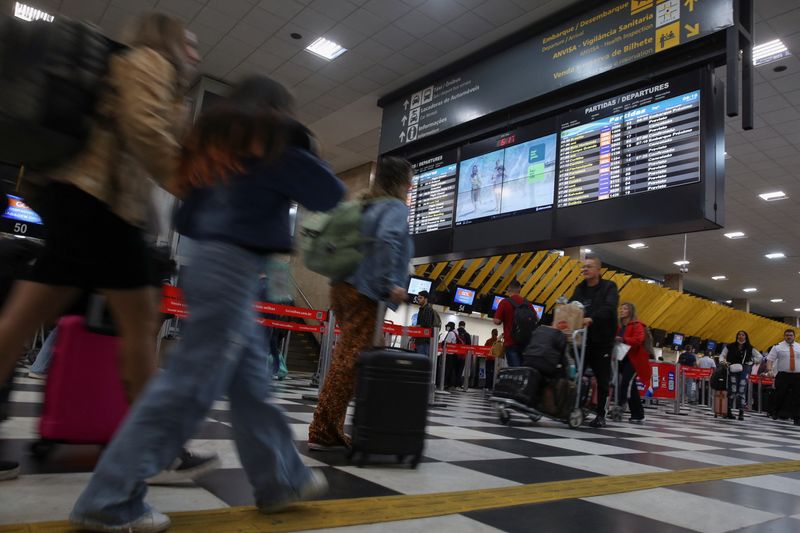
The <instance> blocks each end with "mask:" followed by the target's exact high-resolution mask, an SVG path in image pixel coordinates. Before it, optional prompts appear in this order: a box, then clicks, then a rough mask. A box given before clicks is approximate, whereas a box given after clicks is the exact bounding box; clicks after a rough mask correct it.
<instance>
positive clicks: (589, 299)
mask: <svg viewBox="0 0 800 533" xmlns="http://www.w3.org/2000/svg"><path fill="white" fill-rule="evenodd" d="M602 267H603V263H602V262H601V261H600V258H599V257H597V256H596V255H593V254H588V255H587V256H586V258H585V259H584V260H583V264H582V265H581V275H582V276H583V281H582V282H580V283H579V284H578V286H577V287H575V291H574V292H573V293H572V298H570V301H577V302H580V303H581V304H583V315H584V320H583V323H584V326H586V327H588V328H589V333H588V335H587V340H586V362H585V363H586V365H585V366H589V367H591V369H592V371H593V372H594V376H595V378H596V379H597V408H596V409H597V415H596V416H595V418H594V420H592V421H591V422H590V423H589V425H590V426H591V427H594V428H601V427H604V426H605V425H606V401H607V400H608V390H609V382H610V381H611V352H612V350H613V349H614V337H615V334H616V331H617V307H618V304H619V293H618V292H617V285H616V284H615V283H614V282H613V281H611V280H605V279H602V277H601V276H600V271H601V269H602Z"/></svg>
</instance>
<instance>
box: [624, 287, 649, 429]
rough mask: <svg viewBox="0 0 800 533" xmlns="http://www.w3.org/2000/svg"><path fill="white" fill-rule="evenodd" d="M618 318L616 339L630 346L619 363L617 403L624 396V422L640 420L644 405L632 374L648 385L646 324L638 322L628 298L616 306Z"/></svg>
mask: <svg viewBox="0 0 800 533" xmlns="http://www.w3.org/2000/svg"><path fill="white" fill-rule="evenodd" d="M619 321H620V326H619V329H618V330H617V339H616V340H617V342H623V343H625V344H627V345H628V346H630V348H629V349H628V352H627V353H626V354H625V358H624V359H623V360H622V363H621V364H620V366H619V374H620V376H619V390H618V391H617V405H622V402H623V401H624V400H625V399H626V396H627V401H628V409H629V410H630V412H631V417H630V419H629V420H628V422H631V423H632V424H641V423H643V422H644V407H642V398H641V397H640V396H639V387H638V385H637V384H636V379H635V378H636V377H637V376H638V377H639V381H641V382H642V383H644V384H645V386H649V384H650V380H651V378H652V377H653V376H652V373H653V370H652V368H651V367H650V354H649V353H648V351H647V348H646V347H645V341H646V339H647V326H645V325H644V324H642V323H641V322H639V317H638V316H637V314H636V306H635V305H633V304H632V303H630V302H624V303H623V304H622V305H621V306H620V308H619Z"/></svg>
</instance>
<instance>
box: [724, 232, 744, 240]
mask: <svg viewBox="0 0 800 533" xmlns="http://www.w3.org/2000/svg"><path fill="white" fill-rule="evenodd" d="M725 236H726V237H727V238H729V239H744V238H745V237H747V235H745V234H744V232H743V231H732V232H730V233H726V234H725Z"/></svg>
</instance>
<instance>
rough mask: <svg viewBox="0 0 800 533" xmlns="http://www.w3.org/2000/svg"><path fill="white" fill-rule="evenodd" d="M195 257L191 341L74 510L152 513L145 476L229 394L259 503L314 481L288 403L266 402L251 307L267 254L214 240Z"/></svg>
mask: <svg viewBox="0 0 800 533" xmlns="http://www.w3.org/2000/svg"><path fill="white" fill-rule="evenodd" d="M189 257H190V259H191V265H192V267H191V269H187V270H188V272H187V274H186V277H185V278H184V280H185V294H186V303H187V305H188V309H189V318H188V319H187V320H186V323H185V325H184V331H183V333H184V334H183V340H182V341H181V343H180V344H179V345H178V346H177V347H176V349H175V351H174V352H173V353H172V355H171V357H170V358H169V362H168V366H167V368H166V370H165V371H164V372H163V373H161V374H159V375H158V376H157V377H155V378H153V379H152V380H151V381H150V383H148V385H147V387H146V388H145V390H144V392H143V393H142V395H141V397H140V398H139V399H138V400H137V402H136V403H135V404H134V405H133V408H132V410H131V412H130V414H129V415H128V417H127V418H126V419H125V421H124V422H123V424H122V426H121V427H120V429H119V430H118V431H117V433H116V435H115V437H114V440H113V441H112V442H111V444H110V445H109V446H108V448H107V449H106V451H105V452H104V453H103V455H102V457H101V458H100V462H99V463H98V465H97V467H96V468H95V471H94V475H93V476H92V479H91V481H90V482H89V485H88V487H86V489H85V490H84V492H83V494H81V496H80V498H78V501H77V503H76V504H75V508H74V510H73V517H74V518H76V519H80V518H89V519H92V520H96V521H99V522H102V523H103V524H106V525H119V524H125V523H127V522H130V521H133V520H136V519H138V518H139V517H141V516H142V515H143V514H144V513H145V512H147V511H148V510H149V509H148V506H147V504H145V503H144V497H145V493H146V492H147V485H146V483H145V480H146V479H148V478H150V477H152V476H153V475H155V474H157V473H158V472H160V471H162V470H163V469H164V468H166V467H168V466H169V465H170V463H171V462H172V461H173V460H174V459H175V457H177V456H178V454H179V453H180V452H181V449H182V447H183V445H184V443H185V442H186V441H187V440H188V439H189V438H190V437H192V435H194V433H195V432H196V431H197V430H198V428H199V427H200V425H201V423H202V422H203V419H204V417H205V415H206V413H207V412H208V410H209V409H210V408H211V405H212V403H213V402H214V400H216V399H217V398H219V397H220V396H222V395H223V394H226V395H227V396H228V399H229V400H230V406H231V422H232V424H233V438H234V440H235V441H236V447H237V450H238V452H239V457H240V459H241V462H242V466H243V467H244V469H245V471H246V473H247V477H248V480H249V481H250V483H251V484H252V485H253V487H254V490H255V498H256V502H257V503H258V504H262V505H269V504H270V503H274V502H279V501H282V500H285V499H286V498H287V497H291V496H293V495H295V494H297V492H298V491H299V489H300V488H301V487H303V486H304V485H305V484H306V483H307V482H308V481H309V478H310V475H311V473H310V470H309V469H308V468H307V467H306V466H305V465H303V462H302V460H301V458H300V455H299V454H298V452H297V449H296V448H295V445H294V441H293V436H292V431H291V429H290V428H289V425H288V423H287V421H286V418H285V417H284V414H283V411H282V410H281V409H280V408H279V407H277V406H276V405H273V404H272V403H270V402H269V401H268V396H269V395H270V383H271V375H270V371H269V370H268V368H267V353H266V350H265V346H264V332H263V331H261V327H262V326H260V325H259V324H257V323H256V321H255V318H256V313H255V311H254V309H253V307H252V304H253V295H254V294H256V287H257V284H258V273H259V270H260V269H261V268H262V265H263V262H264V258H263V257H262V256H260V255H257V254H254V253H252V252H249V251H247V250H244V249H242V248H239V247H238V246H234V245H230V244H225V243H220V242H209V241H199V242H195V243H193V246H192V247H191V251H190V253H189Z"/></svg>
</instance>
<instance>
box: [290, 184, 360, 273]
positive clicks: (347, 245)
mask: <svg viewBox="0 0 800 533" xmlns="http://www.w3.org/2000/svg"><path fill="white" fill-rule="evenodd" d="M370 203H371V201H367V200H352V201H349V202H342V203H340V204H339V205H338V206H337V207H336V208H334V209H333V210H332V211H329V212H327V213H312V214H311V215H309V216H308V217H306V218H305V220H304V221H303V222H302V223H301V224H300V233H299V236H300V249H301V250H302V252H303V262H304V263H305V265H306V267H307V268H308V269H309V270H312V271H314V272H316V273H317V274H322V275H323V276H325V277H328V278H331V279H333V280H342V279H344V278H346V277H347V276H349V275H350V274H352V273H353V272H355V271H356V269H357V268H358V265H359V263H360V262H361V260H362V259H364V252H363V251H362V245H363V244H364V243H366V242H370V241H372V240H374V239H372V238H371V237H366V236H364V235H363V234H362V233H361V218H362V216H363V214H364V211H365V210H366V209H367V207H369V205H370Z"/></svg>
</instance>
